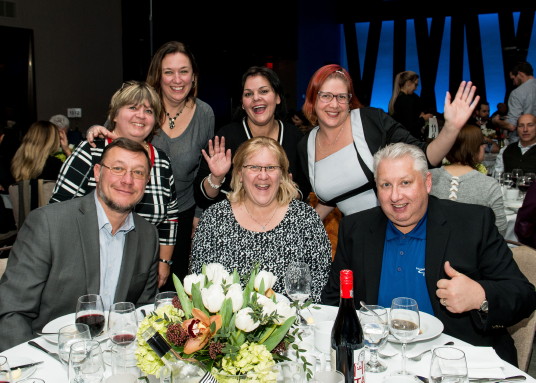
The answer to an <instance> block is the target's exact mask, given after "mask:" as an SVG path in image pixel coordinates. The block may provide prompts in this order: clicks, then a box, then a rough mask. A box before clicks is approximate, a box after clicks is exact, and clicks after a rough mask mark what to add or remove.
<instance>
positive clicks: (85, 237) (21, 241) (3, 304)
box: [0, 193, 159, 352]
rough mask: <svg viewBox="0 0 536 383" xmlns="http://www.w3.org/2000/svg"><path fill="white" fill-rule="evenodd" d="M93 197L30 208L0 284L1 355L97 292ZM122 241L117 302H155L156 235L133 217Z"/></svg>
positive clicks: (98, 282) (97, 276)
mask: <svg viewBox="0 0 536 383" xmlns="http://www.w3.org/2000/svg"><path fill="white" fill-rule="evenodd" d="M94 198H95V197H94V193H90V194H88V195H87V196H85V197H81V198H75V199H73V200H69V201H65V202H62V203H55V204H51V205H47V206H44V207H42V208H39V209H36V210H33V211H32V212H31V213H30V215H29V216H28V217H27V219H26V220H25V222H24V225H23V226H22V227H21V229H20V231H19V233H18V235H17V240H16V242H15V244H14V245H13V249H12V250H11V253H10V255H9V261H8V265H7V269H6V272H5V274H4V276H3V277H2V279H1V280H0V329H1V330H0V332H1V335H0V352H1V351H3V350H5V349H7V348H10V347H13V346H15V345H17V344H19V343H22V342H25V341H27V340H29V339H31V338H34V337H35V335H33V332H34V331H41V330H42V328H43V326H44V325H46V324H47V323H48V322H49V321H51V320H53V319H55V318H57V317H60V316H62V315H65V314H69V313H73V312H75V311H76V302H77V299H78V297H79V296H81V295H84V294H98V293H99V287H100V252H99V233H98V223H97V210H96V206H95V200H94ZM133 216H134V224H135V226H136V227H135V229H134V230H132V231H130V232H129V233H128V234H127V236H126V239H125V248H124V252H123V261H122V264H121V271H120V274H119V281H118V283H117V290H116V293H115V299H114V300H115V301H116V302H122V301H126V302H134V303H135V304H136V305H143V304H147V303H150V302H153V299H154V296H155V293H156V288H157V268H158V249H159V244H158V234H157V231H156V228H155V226H153V225H151V224H150V223H148V222H147V221H146V220H145V219H143V218H141V217H140V216H138V215H137V214H133Z"/></svg>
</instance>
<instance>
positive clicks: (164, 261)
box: [159, 258, 173, 266]
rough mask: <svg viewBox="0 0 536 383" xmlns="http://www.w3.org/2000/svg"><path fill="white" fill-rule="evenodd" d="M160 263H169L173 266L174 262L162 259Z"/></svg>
mask: <svg viewBox="0 0 536 383" xmlns="http://www.w3.org/2000/svg"><path fill="white" fill-rule="evenodd" d="M159 261H160V262H162V263H167V264H168V265H170V266H171V265H172V264H173V261H172V260H171V259H170V260H169V261H168V260H167V259H162V258H160V259H159Z"/></svg>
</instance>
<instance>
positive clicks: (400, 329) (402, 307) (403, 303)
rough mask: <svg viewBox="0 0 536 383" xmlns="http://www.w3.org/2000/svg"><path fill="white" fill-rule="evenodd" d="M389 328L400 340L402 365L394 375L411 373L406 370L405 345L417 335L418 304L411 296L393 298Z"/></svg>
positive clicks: (418, 320)
mask: <svg viewBox="0 0 536 383" xmlns="http://www.w3.org/2000/svg"><path fill="white" fill-rule="evenodd" d="M389 329H390V331H391V334H393V336H394V337H395V338H396V339H398V340H399V341H400V342H402V367H401V369H400V371H397V372H396V373H395V375H411V374H410V373H409V372H408V371H407V370H406V361H407V357H406V346H407V344H408V342H410V341H412V340H413V339H415V337H417V335H419V329H420V318H419V306H418V305H417V301H416V300H415V299H413V298H406V297H399V298H395V299H393V302H392V303H391V311H390V312H389Z"/></svg>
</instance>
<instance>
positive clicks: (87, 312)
mask: <svg viewBox="0 0 536 383" xmlns="http://www.w3.org/2000/svg"><path fill="white" fill-rule="evenodd" d="M75 323H84V324H87V325H88V326H89V332H90V333H91V338H95V337H96V336H98V335H99V334H100V333H102V330H104V323H105V319H104V305H103V304H102V298H101V296H100V295H98V294H87V295H82V296H81V297H80V298H78V302H77V304H76V320H75Z"/></svg>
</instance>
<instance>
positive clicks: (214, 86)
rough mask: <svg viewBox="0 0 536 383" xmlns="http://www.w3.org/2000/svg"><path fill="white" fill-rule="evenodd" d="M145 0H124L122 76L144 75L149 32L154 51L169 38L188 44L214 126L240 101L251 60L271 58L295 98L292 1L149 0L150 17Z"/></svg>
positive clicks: (226, 118) (294, 13) (253, 62)
mask: <svg viewBox="0 0 536 383" xmlns="http://www.w3.org/2000/svg"><path fill="white" fill-rule="evenodd" d="M148 3H149V2H148V1H142V0H124V1H123V27H124V29H123V31H124V34H123V58H124V70H123V72H124V75H125V80H126V79H127V77H129V79H130V78H136V79H143V78H145V76H146V73H147V68H148V67H149V62H150V58H151V53H150V51H151V44H150V41H151V36H152V41H153V46H152V50H153V51H155V50H157V49H158V47H159V46H160V45H162V44H163V43H165V42H167V41H170V40H178V41H181V42H183V43H186V44H188V45H189V47H190V48H191V50H192V51H193V53H194V55H195V57H196V60H197V62H198V65H199V67H200V79H199V98H200V99H202V100H203V101H206V102H208V103H209V104H210V105H211V106H212V108H213V109H214V112H215V114H216V118H217V127H219V126H221V124H224V123H226V122H228V121H229V120H230V118H231V115H232V110H233V108H235V107H236V106H239V105H240V104H239V103H240V100H239V97H240V83H241V76H242V73H244V72H245V71H246V70H247V68H249V67H250V66H252V65H264V64H265V63H268V62H271V63H273V65H274V67H273V69H274V70H275V71H276V72H277V73H278V74H279V76H280V77H281V80H282V81H283V84H284V85H285V88H286V89H285V90H286V93H287V97H288V98H289V99H290V100H291V103H292V104H294V103H295V101H294V100H295V98H296V90H295V88H296V87H295V85H294V84H295V79H296V73H295V72H296V60H297V58H298V48H297V44H298V41H297V30H298V23H297V14H298V12H297V4H295V3H294V2H287V3H284V2H282V1H279V0H278V1H275V2H270V6H265V5H262V6H259V5H254V4H252V3H251V2H245V1H233V2H225V3H223V2H218V3H207V4H206V6H203V7H201V6H200V5H199V3H198V2H168V1H166V2H160V1H153V9H152V15H153V17H152V23H151V22H150V20H149V14H150V9H149V5H148ZM151 25H152V28H151ZM292 104H291V105H290V106H292Z"/></svg>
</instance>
